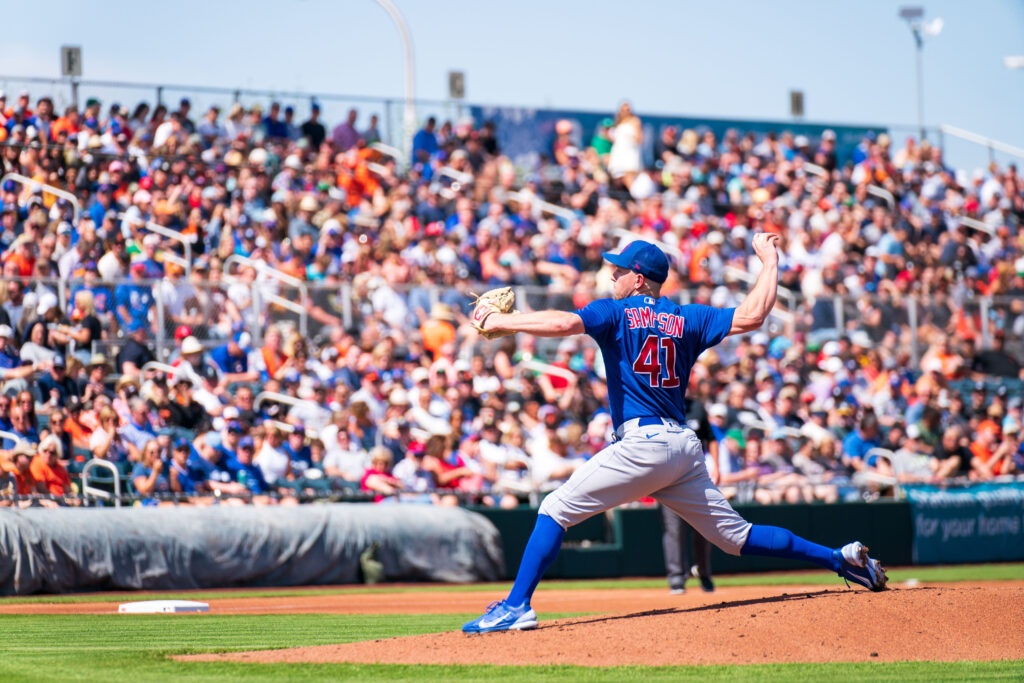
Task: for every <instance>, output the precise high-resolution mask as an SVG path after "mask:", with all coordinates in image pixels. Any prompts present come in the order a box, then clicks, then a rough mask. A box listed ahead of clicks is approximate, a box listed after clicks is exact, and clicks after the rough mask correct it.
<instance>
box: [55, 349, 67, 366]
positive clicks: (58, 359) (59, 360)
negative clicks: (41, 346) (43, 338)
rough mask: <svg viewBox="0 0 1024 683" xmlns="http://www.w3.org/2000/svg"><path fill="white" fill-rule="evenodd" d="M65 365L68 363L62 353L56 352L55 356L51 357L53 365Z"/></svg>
mask: <svg viewBox="0 0 1024 683" xmlns="http://www.w3.org/2000/svg"><path fill="white" fill-rule="evenodd" d="M67 366H68V363H67V361H66V360H64V356H63V355H62V354H59V353H58V354H57V355H56V356H54V357H53V367H55V368H61V369H64V368H66V367H67Z"/></svg>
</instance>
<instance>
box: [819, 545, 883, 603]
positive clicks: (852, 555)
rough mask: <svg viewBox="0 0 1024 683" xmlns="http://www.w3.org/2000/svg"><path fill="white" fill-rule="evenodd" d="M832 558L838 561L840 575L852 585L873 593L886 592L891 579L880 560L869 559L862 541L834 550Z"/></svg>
mask: <svg viewBox="0 0 1024 683" xmlns="http://www.w3.org/2000/svg"><path fill="white" fill-rule="evenodd" d="M832 556H833V557H834V558H835V559H836V560H837V561H838V564H839V569H838V574H839V576H841V577H842V578H843V579H844V580H845V581H846V585H847V586H849V585H850V581H853V582H854V583H856V584H859V585H861V586H864V587H865V588H867V589H869V590H872V591H884V590H886V583H887V582H888V581H889V577H888V576H886V575H885V569H884V568H883V567H882V563H881V562H879V561H878V560H873V559H871V558H870V557H868V549H867V547H866V546H865V545H864V544H863V543H861V542H860V541H854V542H853V543H847V544H846V545H844V546H843V547H842V548H840V549H838V550H834V551H833V552H832Z"/></svg>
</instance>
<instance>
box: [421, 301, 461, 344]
mask: <svg viewBox="0 0 1024 683" xmlns="http://www.w3.org/2000/svg"><path fill="white" fill-rule="evenodd" d="M454 321H455V315H454V314H452V309H451V307H449V306H448V304H443V303H437V304H434V306H433V308H431V309H430V319H429V320H427V321H426V322H424V323H423V325H421V326H420V334H421V335H422V336H423V348H424V349H426V350H427V351H429V352H430V356H431V358H440V357H441V347H442V346H444V345H445V344H448V343H453V342H454V341H455V325H454Z"/></svg>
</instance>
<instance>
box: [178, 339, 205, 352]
mask: <svg viewBox="0 0 1024 683" xmlns="http://www.w3.org/2000/svg"><path fill="white" fill-rule="evenodd" d="M202 352H203V345H202V343H201V342H200V341H199V340H198V339H196V338H195V337H193V336H188V337H185V339H184V340H183V341H182V342H181V353H182V355H185V356H187V355H190V354H193V353H202Z"/></svg>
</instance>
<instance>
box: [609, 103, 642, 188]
mask: <svg viewBox="0 0 1024 683" xmlns="http://www.w3.org/2000/svg"><path fill="white" fill-rule="evenodd" d="M611 136H612V151H611V152H610V153H609V154H608V173H609V174H610V175H611V176H612V178H621V179H622V182H623V184H625V186H626V187H627V188H628V187H629V186H630V185H632V184H633V179H634V178H636V176H637V174H638V173H640V171H641V169H642V167H643V164H642V161H641V159H640V145H641V143H642V142H643V138H644V134H643V128H642V126H641V123H640V117H639V116H637V115H636V114H634V113H633V110H632V109H631V108H630V106H629V102H623V103H622V104H621V105H620V106H619V112H618V113H617V114H616V115H615V126H614V127H613V128H612V130H611Z"/></svg>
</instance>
